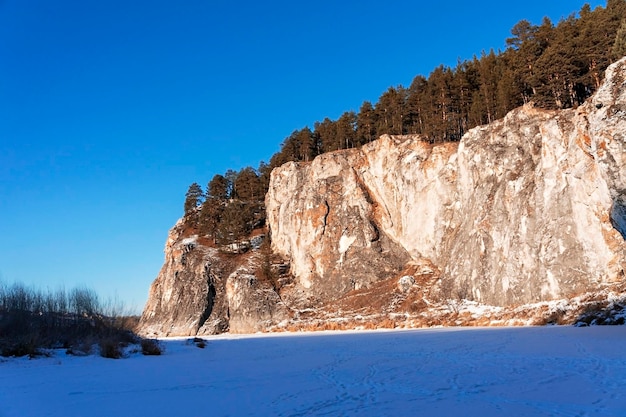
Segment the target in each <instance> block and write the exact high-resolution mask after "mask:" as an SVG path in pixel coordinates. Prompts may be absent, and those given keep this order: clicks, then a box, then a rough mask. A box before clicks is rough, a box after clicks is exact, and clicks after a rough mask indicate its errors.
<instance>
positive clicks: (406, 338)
mask: <svg viewBox="0 0 626 417" xmlns="http://www.w3.org/2000/svg"><path fill="white" fill-rule="evenodd" d="M164 345H165V347H166V353H165V355H164V356H160V357H148V356H141V355H139V354H134V355H131V357H130V358H128V359H122V360H111V359H103V358H100V357H97V356H90V357H70V356H65V354H64V353H61V352H57V353H56V355H55V356H53V357H51V358H43V359H36V360H28V359H25V358H20V359H14V358H11V359H0V416H1V417H46V416H63V417H73V416H80V417H99V416H103V417H104V416H106V417H110V416H150V417H160V416H168V417H171V416H189V417H191V416H248V415H250V416H256V415H258V416H269V415H275V416H309V415H329V416H331V415H332V416H336V415H343V416H406V415H412V416H481V417H489V416H498V417H501V416H572V417H573V416H603V417H618V416H626V355H625V352H626V349H625V346H626V326H611V327H585V328H576V327H530V328H489V329H475V328H453V329H450V328H447V329H433V330H411V331H377V332H359V333H332V334H331V333H310V334H302V335H300V334H290V335H285V334H280V335H269V336H267V335H262V336H259V335H256V336H252V337H250V336H248V337H233V336H228V335H226V336H222V337H216V338H210V339H208V342H207V344H206V347H205V348H204V349H199V348H197V347H196V346H195V345H194V344H191V343H188V342H187V341H186V340H167V341H165V342H164Z"/></svg>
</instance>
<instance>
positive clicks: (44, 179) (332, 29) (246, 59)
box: [0, 0, 605, 311]
mask: <svg viewBox="0 0 626 417" xmlns="http://www.w3.org/2000/svg"><path fill="white" fill-rule="evenodd" d="M584 3H585V2H584V1H573V0H567V1H566V0H559V1H545V0H543V1H537V0H528V1H523V2H509V3H503V2H501V1H475V2H467V1H457V0H450V1H446V2H419V1H394V0H387V1H369V0H365V1H327V0H321V1H319V0H316V1H310V2H300V1H271V0H269V1H256V2H253V1H239V2H237V1H223V0H214V1H209V0H207V1H167V2H166V1H159V0H150V1H148V0H139V1H126V0H125V1H119V0H107V1H96V0H93V1H91V0H74V1H68V0H55V1H49V0H40V1H37V0H0V279H1V280H2V281H4V282H5V283H11V282H13V281H20V282H23V283H25V284H28V285H36V286H38V287H42V288H46V287H49V288H52V289H56V288H57V287H59V286H60V285H64V286H65V287H66V288H71V287H73V286H76V285H86V286H88V287H91V288H93V289H95V290H96V291H97V292H99V293H100V295H101V296H102V297H103V298H107V297H113V296H115V295H117V296H118V297H119V298H121V299H122V300H124V301H125V302H126V304H127V305H129V306H134V307H135V310H136V311H140V310H141V309H142V308H143V304H144V303H145V301H146V299H147V295H148V288H149V286H150V283H151V282H152V280H153V279H154V278H155V277H156V275H157V273H158V271H159V269H160V267H161V263H162V262H163V246H164V242H165V239H166V237H167V232H168V229H169V228H170V227H171V226H172V225H173V224H174V223H175V222H176V220H177V219H178V218H179V217H180V216H181V214H182V208H183V199H184V194H185V192H186V190H187V187H188V186H189V184H191V183H192V182H194V181H197V182H199V183H200V184H202V185H203V186H204V185H206V183H207V182H208V181H209V180H210V179H211V177H212V176H213V175H214V174H216V173H223V172H224V171H226V170H227V169H229V168H232V169H236V170H238V169H240V168H242V167H244V166H247V165H251V166H253V167H257V166H258V163H259V161H261V160H265V161H268V160H269V158H270V156H271V155H272V154H273V153H274V152H276V151H277V150H278V147H279V145H280V143H281V142H282V140H283V139H284V138H285V137H286V136H288V135H289V134H290V133H291V132H292V131H293V130H295V129H299V128H302V127H304V126H307V125H308V126H310V127H312V126H313V123H314V122H315V121H318V120H322V119H323V118H324V117H330V118H332V119H335V118H337V117H339V115H340V114H341V113H342V112H344V111H347V110H355V111H356V110H358V108H359V107H360V105H361V103H362V102H363V101H364V100H369V101H372V102H375V101H376V100H377V98H378V97H379V96H380V94H381V93H382V92H384V91H385V90H386V89H387V88H388V87H389V86H392V85H398V84H402V85H404V86H408V85H409V84H410V83H411V80H412V79H413V77H414V76H415V75H417V74H422V75H425V76H427V75H428V74H429V73H430V71H431V70H432V69H434V68H435V67H436V66H438V65H440V64H444V65H449V66H454V65H455V64H456V62H457V59H458V58H461V59H469V58H471V57H472V56H473V55H474V54H476V55H479V54H480V52H481V51H482V50H486V51H488V50H489V49H490V48H494V49H498V48H504V46H505V38H506V37H508V36H509V35H510V29H511V27H512V26H513V25H514V24H515V23H516V22H518V21H519V20H521V19H528V20H530V21H531V22H533V23H536V24H539V23H541V19H542V17H543V16H549V17H550V18H551V19H552V20H553V21H554V22H556V21H558V20H559V19H560V18H561V17H566V16H567V15H569V14H570V13H572V12H576V11H578V10H580V8H581V6H582V5H583V4H584ZM588 3H589V4H590V5H591V6H592V7H596V6H598V5H604V4H605V2H604V1H591V2H588Z"/></svg>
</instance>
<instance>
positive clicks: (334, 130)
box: [185, 0, 626, 242]
mask: <svg viewBox="0 0 626 417" xmlns="http://www.w3.org/2000/svg"><path fill="white" fill-rule="evenodd" d="M511 35H512V36H511V37H510V38H508V39H506V45H507V47H506V49H505V50H504V51H500V50H499V51H497V52H496V51H493V50H491V51H489V52H484V51H483V52H482V53H481V54H480V56H479V57H478V56H474V57H473V58H472V59H470V60H465V61H459V62H458V63H457V65H456V66H455V67H454V68H451V67H447V66H444V65H441V66H439V67H437V68H435V69H434V70H433V71H432V72H431V73H430V75H429V76H428V77H424V76H423V75H417V76H416V77H415V78H414V79H413V81H412V82H411V85H409V86H408V87H404V86H402V85H398V86H396V87H389V88H388V89H387V91H385V92H384V93H383V94H382V95H381V96H380V97H379V99H378V101H377V102H376V103H371V102H369V101H365V102H363V104H362V105H361V107H360V108H359V111H358V112H355V111H347V112H344V113H343V114H342V115H341V116H340V117H339V118H338V119H337V120H331V119H329V118H325V119H324V120H322V121H318V122H315V123H314V124H313V129H311V128H310V127H308V126H306V127H304V128H302V129H297V130H295V131H293V132H292V133H291V135H289V136H288V137H287V138H285V139H284V141H283V142H282V144H281V148H280V150H279V152H277V153H276V154H274V155H273V156H272V158H271V159H270V162H269V164H266V163H264V162H261V164H260V165H259V168H258V169H253V168H251V167H247V168H244V169H242V170H241V171H239V172H235V171H232V170H229V171H227V172H226V173H225V174H224V175H216V176H215V177H214V178H213V179H212V180H211V181H210V182H209V184H208V185H207V193H206V194H204V193H202V190H201V189H200V190H198V188H199V185H198V184H194V185H192V187H193V188H194V190H195V191H194V192H193V193H192V194H191V196H190V194H189V192H190V191H192V190H191V188H192V187H190V190H189V191H188V193H187V196H186V200H185V213H186V215H188V214H189V213H194V214H193V216H191V217H193V220H194V221H195V222H196V223H197V225H198V227H199V228H201V229H202V231H203V232H204V233H206V234H209V235H211V236H213V237H215V239H216V242H217V241H221V242H227V241H232V240H233V239H234V236H238V235H241V233H235V231H236V230H240V229H243V233H245V232H246V231H247V230H248V229H249V228H250V227H254V224H255V222H257V223H258V222H259V221H261V219H260V216H259V214H258V213H259V211H261V212H262V211H264V210H263V207H262V206H263V199H264V196H265V193H266V191H267V187H268V185H269V173H270V172H271V170H272V169H273V168H275V167H278V166H281V165H282V164H284V163H286V162H289V161H302V162H307V161H310V160H312V159H313V158H315V157H316V156H318V155H321V154H323V153H326V152H332V151H335V150H339V149H349V148H356V147H360V146H362V145H365V144H367V143H369V142H371V141H373V140H375V139H376V138H378V137H379V136H381V135H383V134H392V135H402V134H417V135H421V136H422V137H423V138H424V140H428V141H430V142H431V143H436V142H448V141H458V140H460V139H461V137H462V136H463V135H464V134H465V132H467V131H468V130H469V129H471V128H473V127H476V126H479V125H483V124H487V123H491V122H492V121H494V120H497V119H500V118H502V117H504V115H506V113H508V112H509V111H511V110H513V109H514V108H516V107H519V106H521V105H524V104H528V103H531V102H532V103H534V105H535V106H537V107H541V108H545V109H564V108H570V107H576V106H578V105H580V104H582V103H583V102H584V101H585V100H586V99H587V98H589V97H590V96H591V95H592V94H593V93H594V92H595V91H596V90H597V88H598V87H599V85H600V83H601V81H602V79H603V77H604V71H605V70H606V68H607V67H608V65H609V64H610V63H611V62H613V61H614V60H616V59H617V58H620V57H622V56H624V55H626V0H607V3H606V6H605V7H597V8H595V9H593V10H592V9H591V7H590V6H589V5H588V4H586V5H584V6H583V7H582V8H581V10H580V11H579V12H578V13H577V14H572V15H570V16H569V17H567V18H565V19H562V20H561V21H560V22H558V24H556V25H555V24H553V22H552V21H551V20H550V19H549V18H547V17H546V18H544V19H543V21H542V22H541V24H539V25H534V24H532V23H530V22H529V21H527V20H521V21H519V22H518V23H516V24H515V25H514V26H513V28H512V29H511ZM194 196H196V197H194ZM203 203H204V204H203ZM205 206H206V207H205ZM192 209H193V210H192ZM235 213H237V214H235ZM244 225H245V227H244Z"/></svg>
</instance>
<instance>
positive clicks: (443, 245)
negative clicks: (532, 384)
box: [266, 60, 626, 305]
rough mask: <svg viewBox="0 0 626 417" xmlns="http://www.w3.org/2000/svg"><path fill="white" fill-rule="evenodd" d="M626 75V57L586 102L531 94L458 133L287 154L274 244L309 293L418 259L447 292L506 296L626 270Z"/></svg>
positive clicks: (519, 297)
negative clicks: (564, 102)
mask: <svg viewBox="0 0 626 417" xmlns="http://www.w3.org/2000/svg"><path fill="white" fill-rule="evenodd" d="M625 76H626V60H622V61H620V62H618V63H616V64H614V65H612V66H611V67H610V68H609V69H608V70H607V72H606V80H605V82H604V84H603V86H602V87H601V88H600V90H599V91H598V92H597V93H596V95H595V96H594V97H593V98H592V100H590V101H589V102H588V103H586V104H585V105H584V106H581V107H579V108H578V109H575V110H564V111H558V112H557V111H543V110H538V109H535V108H533V107H532V106H525V107H523V108H520V109H517V110H515V111H513V112H511V113H510V114H508V115H507V116H506V117H505V118H504V119H503V120H500V121H497V122H495V123H492V124H490V125H488V126H481V127H478V128H475V129H472V130H471V131H470V132H468V133H467V134H466V135H465V136H464V137H463V139H462V140H461V141H460V142H459V143H458V144H443V145H436V146H432V145H430V144H428V143H426V142H424V141H422V140H420V138H419V137H412V136H402V137H394V136H384V137H382V138H381V139H379V140H377V141H374V142H372V143H370V144H368V145H366V146H364V147H363V148H362V149H360V150H348V151H338V152H334V153H330V154H325V155H321V156H319V157H317V158H316V159H315V160H314V161H312V162H311V163H293V162H292V163H288V164H286V165H284V166H282V167H280V168H278V169H276V170H274V172H273V173H272V177H271V183H270V189H269V192H268V194H267V196H266V206H267V218H268V224H269V227H270V229H271V233H272V245H273V249H274V250H275V251H276V252H277V253H279V254H281V255H282V256H283V257H285V258H287V259H290V260H291V268H292V272H293V274H294V275H295V277H296V278H297V283H298V286H299V288H298V291H300V292H301V293H302V295H303V297H306V298H308V299H309V300H311V302H313V301H316V302H319V301H329V300H332V299H335V298H338V297H340V296H341V295H343V294H345V293H346V292H347V291H349V290H351V289H356V288H359V287H361V286H368V285H369V284H370V283H372V282H374V281H376V280H380V279H382V278H385V277H386V276H389V275H391V274H393V273H394V272H397V271H398V270H399V269H401V268H402V265H403V264H404V263H405V262H406V261H407V260H409V259H413V260H419V259H420V258H427V259H428V260H430V261H432V263H433V264H434V265H436V266H437V267H438V268H439V269H440V271H441V272H442V274H441V281H440V282H439V289H440V291H441V296H442V297H459V298H470V299H474V300H477V301H481V302H485V303H490V304H495V305H512V304H518V303H527V302H534V301H539V300H548V299H554V298H557V297H568V296H571V295H573V294H576V293H579V292H581V291H584V290H589V289H592V288H597V287H599V286H602V285H603V284H607V283H611V282H615V281H618V280H622V279H623V277H624V272H623V271H624V268H625V267H626V257H625V245H624V239H623V235H624V229H625V225H626V220H625V219H626V218H625V213H626V204H625V202H626V197H625V196H626V167H625V165H624V162H626V161H625V160H624V158H626V156H625V155H624V152H625V136H624V135H625V134H626V87H625V85H624V78H625ZM620 232H621V234H620Z"/></svg>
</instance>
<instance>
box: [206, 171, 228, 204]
mask: <svg viewBox="0 0 626 417" xmlns="http://www.w3.org/2000/svg"><path fill="white" fill-rule="evenodd" d="M207 197H213V198H216V199H218V200H226V199H227V198H228V181H227V180H226V178H225V177H224V176H223V175H220V174H217V175H215V176H214V177H213V178H212V179H211V181H209V184H208V186H207Z"/></svg>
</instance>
